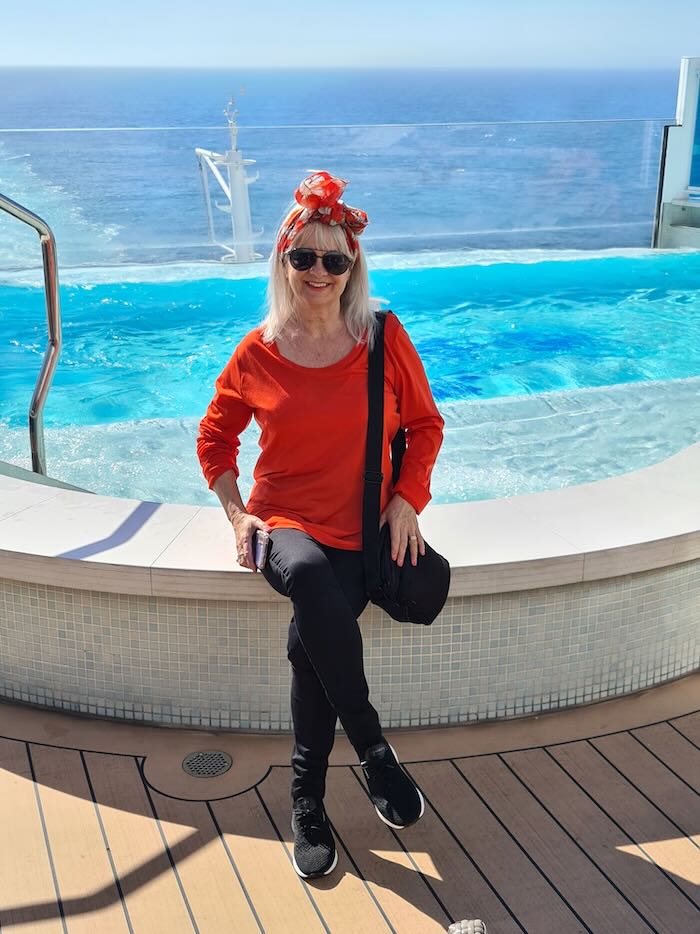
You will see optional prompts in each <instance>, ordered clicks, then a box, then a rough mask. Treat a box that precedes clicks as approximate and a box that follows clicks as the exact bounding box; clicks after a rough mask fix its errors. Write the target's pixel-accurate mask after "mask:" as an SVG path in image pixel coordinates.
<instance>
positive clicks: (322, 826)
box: [292, 797, 338, 879]
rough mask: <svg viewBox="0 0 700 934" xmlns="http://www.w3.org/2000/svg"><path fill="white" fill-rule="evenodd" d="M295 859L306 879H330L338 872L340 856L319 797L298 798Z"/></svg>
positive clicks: (294, 823) (294, 822) (294, 819)
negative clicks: (319, 877)
mask: <svg viewBox="0 0 700 934" xmlns="http://www.w3.org/2000/svg"><path fill="white" fill-rule="evenodd" d="M292 833H293V834H294V856H293V857H292V862H293V863H294V868H295V869H296V871H297V873H298V875H300V876H301V877H302V879H310V878H313V877H314V876H327V875H328V873H329V872H332V871H333V870H334V869H335V866H336V863H337V862H338V854H337V853H336V851H335V840H334V839H333V834H332V833H331V828H330V826H329V824H328V820H327V818H326V812H325V811H324V810H323V805H322V804H319V803H318V801H317V800H316V798H311V797H306V798H297V799H296V801H295V802H294V804H293V806H292Z"/></svg>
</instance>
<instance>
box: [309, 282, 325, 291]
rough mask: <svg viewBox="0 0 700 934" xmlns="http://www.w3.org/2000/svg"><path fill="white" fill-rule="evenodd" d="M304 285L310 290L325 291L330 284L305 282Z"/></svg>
mask: <svg viewBox="0 0 700 934" xmlns="http://www.w3.org/2000/svg"><path fill="white" fill-rule="evenodd" d="M306 285H308V286H309V287H310V288H312V289H327V288H328V286H329V285H330V282H307V283H306Z"/></svg>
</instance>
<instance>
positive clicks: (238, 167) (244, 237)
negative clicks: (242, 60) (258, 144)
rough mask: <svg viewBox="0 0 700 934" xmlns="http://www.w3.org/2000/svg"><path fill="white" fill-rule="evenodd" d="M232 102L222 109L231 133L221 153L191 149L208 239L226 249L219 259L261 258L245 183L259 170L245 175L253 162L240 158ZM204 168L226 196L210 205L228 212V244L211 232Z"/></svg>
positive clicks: (225, 260)
mask: <svg viewBox="0 0 700 934" xmlns="http://www.w3.org/2000/svg"><path fill="white" fill-rule="evenodd" d="M234 106H235V103H234V100H233V99H231V100H230V101H229V102H228V104H227V105H226V108H225V110H224V114H225V115H226V119H227V121H228V128H229V132H230V134H231V148H230V149H228V150H227V151H226V152H225V153H223V154H222V153H219V152H211V151H210V150H209V149H195V153H196V155H197V161H198V164H199V172H200V176H201V179H202V191H203V192H204V204H205V207H206V210H207V221H208V223H209V240H210V241H211V243H215V244H217V246H220V247H221V248H222V249H223V250H226V253H225V254H224V255H223V256H222V257H221V260H222V262H224V263H252V262H253V261H254V260H256V259H261V258H262V257H261V254H260V253H256V252H255V250H254V249H253V240H254V237H256V236H260V234H261V233H262V231H261V230H258V231H255V233H254V232H253V229H252V225H251V220H250V199H249V197H248V186H249V185H252V184H253V182H255V181H257V179H258V178H259V173H258V172H256V173H255V175H253V176H252V177H248V175H247V174H246V166H248V165H255V159H244V158H243V153H242V152H240V151H239V149H238V145H237V138H238V126H237V125H236V117H237V116H238V111H237V110H235V109H234ZM220 167H221V170H225V173H226V175H227V178H228V181H227V180H226V179H225V178H224V176H223V175H222V171H221V170H220ZM207 170H209V171H210V172H211V174H212V175H213V176H214V180H215V181H216V182H217V184H218V185H219V187H220V188H221V190H222V191H223V193H224V195H225V196H226V201H223V202H222V201H214V207H216V208H217V209H218V210H219V211H222V212H223V213H224V214H230V216H231V232H232V235H233V245H232V246H229V244H227V243H220V242H219V241H218V240H217V238H216V234H215V232H214V218H213V215H212V202H211V194H210V192H209V172H208V171H207Z"/></svg>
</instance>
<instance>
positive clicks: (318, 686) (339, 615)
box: [263, 529, 382, 799]
mask: <svg viewBox="0 0 700 934" xmlns="http://www.w3.org/2000/svg"><path fill="white" fill-rule="evenodd" d="M270 539H271V541H270V551H269V554H268V560H267V565H266V567H265V569H264V570H263V575H264V577H265V579H266V580H267V582H268V583H269V584H270V585H271V586H272V587H274V589H275V590H276V591H277V592H278V593H281V594H283V595H284V596H286V597H289V598H290V599H291V601H292V605H293V607H294V616H293V617H292V621H291V623H290V624H289V639H288V642H287V656H288V658H289V661H290V662H291V663H292V695H291V701H292V721H293V723H294V751H293V753H292V770H293V773H294V774H293V779H292V798H298V797H301V796H302V795H313V796H314V797H316V798H319V799H322V798H323V796H324V794H325V790H326V770H327V768H328V756H329V755H330V752H331V749H332V748H333V741H334V739H335V724H336V718H339V719H340V722H341V724H342V725H343V728H344V730H345V732H346V733H347V735H348V739H349V740H350V742H351V743H352V745H353V746H354V747H355V751H356V752H357V754H358V756H359V757H360V758H362V756H363V755H364V752H365V750H366V749H367V747H368V746H370V745H372V744H373V743H377V742H379V741H380V739H381V737H382V731H381V726H380V724H379V717H378V716H377V711H376V710H375V709H374V707H373V706H372V705H371V704H370V702H369V688H368V686H367V681H366V679H365V670H364V663H363V658H362V636H361V634H360V627H359V625H358V622H357V618H358V616H359V615H360V613H361V612H362V611H363V610H364V608H365V606H366V605H367V596H366V594H365V573H364V567H363V563H362V552H360V551H344V550H341V549H339V548H329V547H328V546H327V545H321V544H319V543H318V542H317V541H316V540H315V539H313V538H311V536H309V535H307V534H306V533H305V532H299V531H297V530H296V529H274V530H273V531H272V533H271V535H270Z"/></svg>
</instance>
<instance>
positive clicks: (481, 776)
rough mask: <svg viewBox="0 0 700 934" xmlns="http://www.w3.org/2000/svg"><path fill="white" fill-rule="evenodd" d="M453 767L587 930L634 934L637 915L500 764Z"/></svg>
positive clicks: (481, 759)
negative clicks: (490, 809) (537, 867)
mask: <svg viewBox="0 0 700 934" xmlns="http://www.w3.org/2000/svg"><path fill="white" fill-rule="evenodd" d="M455 765H456V766H457V768H458V769H459V770H460V772H461V773H462V774H463V775H464V776H465V778H467V779H468V780H469V782H470V783H471V784H472V785H473V786H474V788H475V789H476V791H477V792H478V793H479V794H480V795H481V797H482V798H483V799H484V801H486V803H487V804H488V806H489V807H490V808H492V809H493V811H494V812H495V813H496V814H497V815H498V817H499V818H500V820H502V821H503V823H504V824H505V825H506V827H507V828H508V830H509V831H510V832H511V833H512V834H513V836H514V837H515V838H516V840H517V841H518V843H519V844H520V845H521V846H522V847H523V848H524V849H525V850H526V851H527V853H528V854H529V855H530V857H531V858H532V859H533V860H534V861H535V863H536V864H537V866H539V868H540V869H541V870H542V872H544V873H545V875H546V876H547V878H548V879H550V880H551V882H552V884H553V885H555V886H556V888H557V889H558V890H559V892H560V893H561V895H562V896H563V897H564V898H565V899H566V901H567V902H568V903H569V905H571V907H572V909H573V910H575V911H576V913H577V914H578V915H579V917H580V918H581V919H582V920H583V921H584V922H585V923H586V924H587V925H588V927H589V928H590V929H591V930H592V931H595V932H596V934H620V931H633V930H635V928H636V927H637V926H638V924H639V915H638V914H637V913H636V912H635V911H634V910H633V909H632V907H631V906H630V905H628V903H627V902H626V901H625V900H624V898H623V897H622V896H621V895H620V894H619V892H617V891H616V889H615V888H614V887H613V886H611V885H610V883H609V881H608V880H607V879H606V877H605V876H604V875H603V873H602V872H600V870H598V869H597V868H596V867H595V866H594V865H593V863H591V861H590V860H589V859H588V858H587V856H586V855H585V854H584V853H582V852H581V850H580V849H579V847H578V846H577V845H576V843H575V842H574V841H573V840H571V838H570V837H568V836H567V834H566V833H565V832H564V830H563V829H562V827H561V826H560V825H559V824H557V822H556V821H555V820H554V819H553V818H552V817H550V815H549V814H548V813H547V811H546V810H545V809H544V808H543V807H542V805H541V804H540V803H539V802H538V801H537V800H536V799H535V798H534V797H533V796H532V794H531V793H530V792H529V791H528V790H527V789H526V788H524V787H523V785H522V784H521V782H519V781H518V779H517V778H516V777H515V776H514V775H513V773H512V772H511V771H510V770H509V769H508V768H507V767H506V765H505V764H504V763H503V762H502V760H500V759H499V758H498V757H497V756H476V757H474V758H473V759H461V760H457V761H456V762H455Z"/></svg>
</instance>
